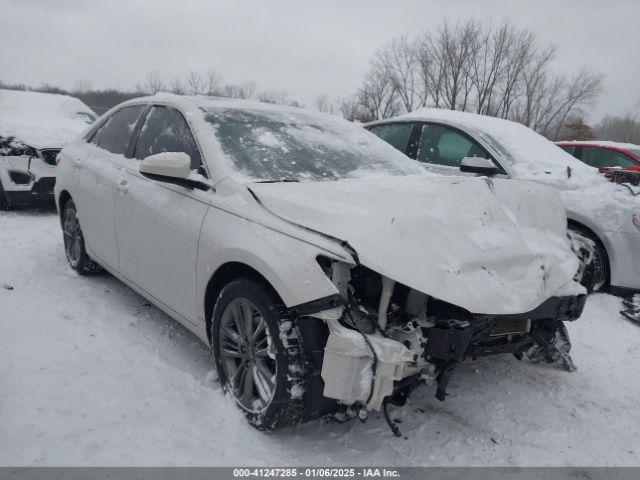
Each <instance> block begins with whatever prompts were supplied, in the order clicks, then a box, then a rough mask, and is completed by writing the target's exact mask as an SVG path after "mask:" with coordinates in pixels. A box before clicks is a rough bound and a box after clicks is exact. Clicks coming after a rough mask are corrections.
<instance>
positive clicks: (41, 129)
mask: <svg viewBox="0 0 640 480" xmlns="http://www.w3.org/2000/svg"><path fill="white" fill-rule="evenodd" d="M95 118H96V116H95V113H94V112H93V111H92V110H91V109H90V108H89V107H87V106H86V105H85V104H84V103H82V102H81V101H80V100H79V99H77V98H73V97H70V96H68V95H57V94H51V93H39V92H24V91H14V90H0V137H4V138H8V137H14V138H15V139H16V140H18V141H20V142H22V143H25V144H27V145H29V146H31V147H34V148H44V147H62V146H63V145H64V144H65V143H67V142H69V141H71V140H73V139H74V138H76V137H77V136H78V135H79V134H80V133H81V132H82V131H83V130H84V129H85V128H86V127H87V125H88V124H90V123H92V122H93V121H94V120H95Z"/></svg>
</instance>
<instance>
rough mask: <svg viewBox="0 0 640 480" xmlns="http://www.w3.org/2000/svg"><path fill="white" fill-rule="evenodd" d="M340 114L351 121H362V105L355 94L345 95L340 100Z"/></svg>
mask: <svg viewBox="0 0 640 480" xmlns="http://www.w3.org/2000/svg"><path fill="white" fill-rule="evenodd" d="M340 114H341V115H342V116H343V117H344V118H345V119H346V120H349V121H350V122H356V121H358V122H362V120H363V113H362V107H361V105H360V102H359V100H358V98H357V97H356V96H355V95H351V96H349V97H345V98H343V99H342V100H341V101H340Z"/></svg>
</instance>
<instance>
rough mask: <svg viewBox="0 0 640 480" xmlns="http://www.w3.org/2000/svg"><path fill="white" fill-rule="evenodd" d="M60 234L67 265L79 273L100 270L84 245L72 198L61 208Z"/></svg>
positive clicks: (85, 273)
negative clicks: (62, 238)
mask: <svg viewBox="0 0 640 480" xmlns="http://www.w3.org/2000/svg"><path fill="white" fill-rule="evenodd" d="M62 234H63V237H64V251H65V254H66V255H67V261H68V262H69V266H70V267H71V268H73V269H74V270H75V271H76V272H78V273H79V274H80V275H87V274H90V273H95V272H98V271H100V266H99V265H98V264H97V263H96V262H94V261H93V260H91V258H90V257H89V255H88V254H87V250H86V248H85V245H84V237H83V236H82V229H81V228H80V221H79V220H78V212H77V210H76V205H75V203H73V200H68V201H67V202H66V203H65V204H64V208H63V210H62Z"/></svg>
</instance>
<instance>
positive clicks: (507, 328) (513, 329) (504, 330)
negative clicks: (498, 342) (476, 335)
mask: <svg viewBox="0 0 640 480" xmlns="http://www.w3.org/2000/svg"><path fill="white" fill-rule="evenodd" d="M528 330H529V320H528V319H524V320H508V319H502V318H499V319H498V320H496V321H495V323H494V324H493V325H492V326H491V328H490V329H489V332H488V335H489V336H490V337H500V336H502V335H509V334H518V333H526V332H527V331H528Z"/></svg>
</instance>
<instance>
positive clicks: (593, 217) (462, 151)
mask: <svg viewBox="0 0 640 480" xmlns="http://www.w3.org/2000/svg"><path fill="white" fill-rule="evenodd" d="M365 128H367V129H368V130H370V131H371V132H373V133H375V134H376V135H378V136H379V137H381V138H382V139H384V140H386V141H387V142H389V143H390V144H391V145H393V146H394V147H396V148H397V149H398V150H400V151H402V152H403V153H405V154H406V155H408V156H409V157H411V158H413V159H415V160H418V161H419V162H421V163H422V164H423V165H424V166H425V167H426V168H428V169H429V170H430V171H433V172H436V173H440V174H445V175H484V176H487V177H491V179H503V178H504V179H508V178H509V179H516V180H531V181H536V182H539V183H544V184H547V185H551V186H553V187H555V188H556V189H557V190H558V191H559V192H560V195H561V197H562V199H563V202H564V205H565V207H566V209H567V217H568V226H569V230H570V231H572V232H575V233H578V234H581V235H583V236H586V237H587V238H589V239H591V240H592V241H593V242H594V244H595V254H594V257H593V261H592V262H591V263H590V264H589V265H588V267H587V268H586V270H585V273H584V275H583V284H584V285H585V286H586V287H587V288H588V289H589V290H590V291H597V290H601V289H603V288H607V287H621V288H625V289H633V290H637V289H640V255H638V252H640V197H638V196H635V191H636V190H638V188H637V187H632V186H629V185H617V184H615V183H610V182H608V181H607V179H605V178H604V176H602V175H600V174H599V173H598V171H597V170H594V169H592V168H590V167H588V166H587V165H585V164H584V163H582V162H580V161H579V160H577V159H576V158H574V157H572V156H571V155H569V154H567V153H566V152H565V151H563V150H562V149H561V148H560V147H557V146H556V145H554V144H553V143H552V142H550V141H548V140H547V139H546V138H544V137H542V136H541V135H538V134H537V133H536V132H534V131H533V130H531V129H529V128H527V127H525V126H523V125H521V124H518V123H515V122H510V121H508V120H502V119H499V118H495V117H488V116H484V115H477V114H473V113H466V112H456V111H451V110H441V109H429V108H427V109H421V110H417V111H415V112H412V113H409V114H406V115H402V116H399V117H395V118H391V119H386V120H381V121H378V122H372V123H369V124H367V125H366V126H365ZM630 190H631V191H630Z"/></svg>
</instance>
